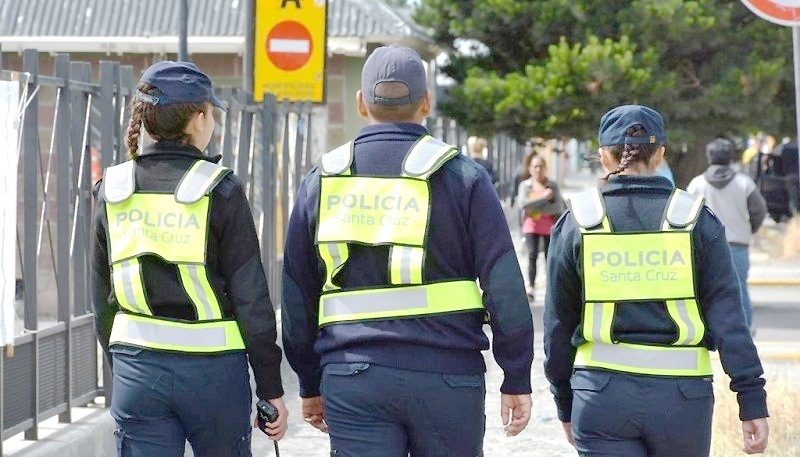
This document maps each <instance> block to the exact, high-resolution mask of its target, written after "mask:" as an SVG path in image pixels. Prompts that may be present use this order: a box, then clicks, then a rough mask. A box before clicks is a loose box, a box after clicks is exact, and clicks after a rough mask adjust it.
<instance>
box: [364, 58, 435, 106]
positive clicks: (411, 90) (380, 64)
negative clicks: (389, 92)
mask: <svg viewBox="0 0 800 457" xmlns="http://www.w3.org/2000/svg"><path fill="white" fill-rule="evenodd" d="M386 82H399V83H403V84H405V86H406V87H407V88H408V95H403V96H401V97H397V98H385V97H380V96H377V95H375V89H376V88H377V87H378V85H379V84H381V83H386ZM427 89H428V83H427V78H426V76H425V65H423V63H422V58H420V56H419V54H417V51H415V50H413V49H411V48H407V47H405V46H395V45H391V46H381V47H379V48H376V49H375V50H374V51H372V54H370V55H369V57H368V58H367V61H366V62H365V63H364V68H363V69H362V70H361V93H362V95H363V97H364V100H365V101H367V102H368V103H374V104H379V105H387V106H399V105H408V104H411V103H414V102H417V101H419V99H421V98H422V96H423V95H425V91H426V90H427Z"/></svg>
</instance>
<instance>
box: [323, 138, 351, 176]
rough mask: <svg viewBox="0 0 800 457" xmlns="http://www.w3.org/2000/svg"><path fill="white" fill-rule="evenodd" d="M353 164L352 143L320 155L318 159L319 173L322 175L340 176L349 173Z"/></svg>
mask: <svg viewBox="0 0 800 457" xmlns="http://www.w3.org/2000/svg"><path fill="white" fill-rule="evenodd" d="M352 163H353V142H352V141H350V142H347V143H345V144H343V145H341V146H339V147H338V148H336V149H334V150H333V151H329V152H327V153H325V154H322V158H321V159H320V165H321V166H320V171H321V172H322V174H323V175H326V176H332V175H342V174H350V173H345V172H346V171H349V168H350V165H351V164H352Z"/></svg>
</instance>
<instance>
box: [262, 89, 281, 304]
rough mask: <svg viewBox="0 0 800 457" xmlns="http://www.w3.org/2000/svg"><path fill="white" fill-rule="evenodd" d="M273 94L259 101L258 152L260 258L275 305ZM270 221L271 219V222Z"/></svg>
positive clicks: (278, 290)
mask: <svg viewBox="0 0 800 457" xmlns="http://www.w3.org/2000/svg"><path fill="white" fill-rule="evenodd" d="M276 103H277V102H276V100H275V96H274V95H272V94H265V95H264V100H263V101H262V102H261V134H262V141H263V145H264V151H263V154H262V155H261V186H262V187H261V196H262V205H261V209H262V211H263V213H262V214H263V217H262V218H261V224H262V225H261V246H262V247H261V259H262V263H263V264H264V268H265V269H266V275H267V281H268V282H269V288H270V295H271V297H270V298H271V299H272V305H273V306H275V307H277V306H278V303H279V297H280V289H279V284H280V282H279V280H278V275H279V272H278V271H277V270H278V269H277V268H276V267H275V263H276V258H277V249H276V243H277V242H276V229H275V182H276V181H275V168H276V167H275V165H276V157H275V156H276V150H275V123H276V121H277V114H278V113H277V110H276ZM269 221H272V223H271V224H270V222H269Z"/></svg>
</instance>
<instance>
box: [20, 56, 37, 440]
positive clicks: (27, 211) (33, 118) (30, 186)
mask: <svg viewBox="0 0 800 457" xmlns="http://www.w3.org/2000/svg"><path fill="white" fill-rule="evenodd" d="M22 68H23V71H25V72H27V73H29V74H30V79H29V80H28V97H31V96H32V95H34V91H36V89H37V87H38V85H39V81H38V77H39V52H38V51H37V50H36V49H26V50H24V51H23V53H22ZM38 100H39V99H38V95H36V96H34V97H33V99H32V100H31V101H30V103H29V104H28V107H27V108H26V109H25V121H24V123H23V129H24V132H23V137H22V147H23V154H24V160H23V171H24V180H25V182H24V184H23V189H24V192H25V194H24V196H23V200H24V204H23V206H24V209H23V211H24V216H23V227H24V233H25V235H24V236H25V241H24V249H23V258H24V261H23V263H22V282H23V288H24V289H23V291H24V297H25V328H26V329H28V330H32V331H35V330H38V329H39V324H38V317H37V309H38V306H37V297H36V289H37V287H36V274H37V255H36V233H37V232H38V228H37V221H36V207H37V206H38V205H37V203H38V199H39V173H40V171H41V170H40V168H39V161H40V160H41V158H40V157H39V119H38V111H39V101H38ZM33 354H34V357H33V363H34V368H33V379H32V380H31V383H32V384H33V398H32V399H31V400H32V402H33V426H32V427H31V428H29V429H28V430H25V439H26V440H36V439H38V437H39V401H38V400H39V398H38V391H39V338H38V332H37V333H34V335H33Z"/></svg>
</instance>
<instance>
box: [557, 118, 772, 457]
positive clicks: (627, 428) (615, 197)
mask: <svg viewBox="0 0 800 457" xmlns="http://www.w3.org/2000/svg"><path fill="white" fill-rule="evenodd" d="M666 139H667V138H666V133H665V130H664V121H663V119H662V117H661V115H660V114H659V113H658V112H656V111H655V110H653V109H651V108H648V107H645V106H640V105H624V106H619V107H616V108H614V109H612V110H610V111H609V112H607V113H606V114H605V115H603V117H602V118H601V120H600V130H599V140H600V141H599V142H600V150H599V153H600V163H601V164H602V166H603V168H604V169H605V170H606V172H607V175H606V176H605V178H604V179H603V183H602V185H601V186H600V187H597V188H592V189H589V190H587V191H585V192H583V193H581V194H578V195H576V196H574V197H573V198H571V199H570V203H569V211H567V212H566V213H565V214H564V215H563V216H562V217H561V218H560V219H559V220H558V222H557V223H556V225H555V226H554V227H553V231H552V235H551V240H550V251H549V255H548V266H547V272H548V273H547V291H548V293H547V297H546V299H545V315H544V328H545V333H544V347H545V354H546V361H545V374H546V376H547V378H548V380H549V381H550V383H551V390H552V392H553V394H554V396H555V401H556V406H557V409H558V417H559V419H560V420H561V422H562V423H563V426H564V431H565V432H566V435H567V439H568V440H569V441H570V442H571V443H573V444H574V445H575V448H576V449H577V451H578V454H579V455H581V456H583V457H611V456H614V457H645V456H648V457H668V456H669V457H672V456H681V457H706V456H708V454H709V449H710V443H711V415H712V410H713V404H714V397H713V391H712V385H711V380H712V374H713V373H712V366H711V359H710V356H709V351H712V350H718V351H719V352H720V360H721V361H722V367H723V369H724V370H725V372H726V373H727V374H728V375H729V376H730V378H731V389H732V390H733V391H735V392H736V394H737V397H738V401H739V418H740V419H741V421H742V430H743V433H744V451H745V452H746V453H748V454H757V453H761V452H764V450H765V449H766V447H767V438H768V434H769V430H768V426H767V419H766V418H767V416H768V413H767V402H766V392H765V391H764V384H765V381H764V379H763V378H762V377H761V376H762V374H763V370H762V368H761V362H760V360H759V358H758V354H757V353H756V348H755V346H754V344H753V340H752V338H751V337H750V332H749V331H748V328H747V324H746V322H745V316H744V313H743V311H742V304H741V302H742V297H741V295H740V292H739V286H738V282H737V280H736V272H735V270H734V267H733V263H732V261H731V255H730V250H729V249H728V244H727V242H726V240H725V229H724V228H723V226H722V224H721V223H720V222H719V220H718V219H717V218H716V217H715V216H714V215H713V214H712V213H711V211H709V210H708V208H707V207H706V206H705V205H704V204H703V199H702V198H701V197H697V196H694V195H692V194H689V193H687V192H684V191H682V190H680V189H673V188H672V185H671V184H670V183H669V181H668V180H667V179H666V178H663V177H660V176H657V175H655V170H656V168H657V167H658V165H659V164H660V163H661V161H662V160H664V151H665V147H664V144H665V143H666Z"/></svg>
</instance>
